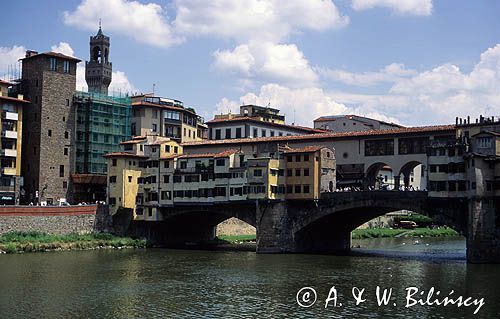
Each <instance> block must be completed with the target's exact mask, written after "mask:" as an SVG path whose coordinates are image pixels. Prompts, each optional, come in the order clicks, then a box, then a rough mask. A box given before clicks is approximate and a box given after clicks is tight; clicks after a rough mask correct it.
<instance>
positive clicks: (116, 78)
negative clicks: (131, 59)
mask: <svg viewBox="0 0 500 319" xmlns="http://www.w3.org/2000/svg"><path fill="white" fill-rule="evenodd" d="M50 49H51V51H54V52H58V53H62V54H66V55H69V56H73V55H74V53H75V51H74V50H73V48H72V47H71V45H69V43H66V42H59V44H57V45H53V46H52V47H51V48H50ZM76 89H77V90H78V91H87V90H88V86H87V82H86V81H85V64H83V63H81V62H80V63H78V64H77V68H76ZM136 91H137V89H136V88H135V87H134V86H133V85H132V83H130V81H129V80H128V78H127V76H126V75H125V73H124V72H122V71H113V73H112V80H111V84H110V85H109V89H108V92H109V94H111V95H112V94H114V93H115V94H118V93H122V94H123V93H131V92H136Z"/></svg>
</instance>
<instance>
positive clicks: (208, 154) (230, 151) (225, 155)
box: [179, 150, 238, 159]
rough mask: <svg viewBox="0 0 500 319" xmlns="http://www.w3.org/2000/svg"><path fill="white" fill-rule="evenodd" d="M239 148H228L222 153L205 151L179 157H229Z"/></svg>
mask: <svg viewBox="0 0 500 319" xmlns="http://www.w3.org/2000/svg"><path fill="white" fill-rule="evenodd" d="M237 152H238V150H226V151H222V152H220V153H203V154H184V155H181V156H179V158H181V159H182V158H207V157H213V158H221V157H229V156H230V155H232V154H235V153H237Z"/></svg>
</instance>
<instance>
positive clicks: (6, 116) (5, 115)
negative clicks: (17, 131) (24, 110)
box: [2, 111, 19, 121]
mask: <svg viewBox="0 0 500 319" xmlns="http://www.w3.org/2000/svg"><path fill="white" fill-rule="evenodd" d="M2 118H3V119H5V120H11V121H17V120H18V119H19V116H18V115H17V113H14V112H7V111H6V112H3V113H2Z"/></svg>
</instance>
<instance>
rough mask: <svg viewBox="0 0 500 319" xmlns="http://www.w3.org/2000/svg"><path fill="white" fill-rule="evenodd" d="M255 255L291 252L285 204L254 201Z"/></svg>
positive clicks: (291, 241)
mask: <svg viewBox="0 0 500 319" xmlns="http://www.w3.org/2000/svg"><path fill="white" fill-rule="evenodd" d="M255 209H256V219H257V220H256V226H257V227H256V229H257V253H283V252H293V251H294V249H293V247H292V246H293V245H291V244H292V243H293V240H292V238H291V236H292V234H291V231H290V230H287V229H286V228H287V227H286V220H287V207H286V202H267V203H265V202H259V201H256V207H255Z"/></svg>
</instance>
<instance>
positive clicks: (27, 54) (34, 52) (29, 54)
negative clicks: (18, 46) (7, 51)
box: [25, 50, 38, 58]
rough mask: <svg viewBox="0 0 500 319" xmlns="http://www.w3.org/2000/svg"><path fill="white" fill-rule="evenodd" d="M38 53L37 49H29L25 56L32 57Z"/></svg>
mask: <svg viewBox="0 0 500 319" xmlns="http://www.w3.org/2000/svg"><path fill="white" fill-rule="evenodd" d="M37 54H38V52H37V51H33V50H27V51H26V56H25V57H26V58H31V57H32V56H35V55H37Z"/></svg>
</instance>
